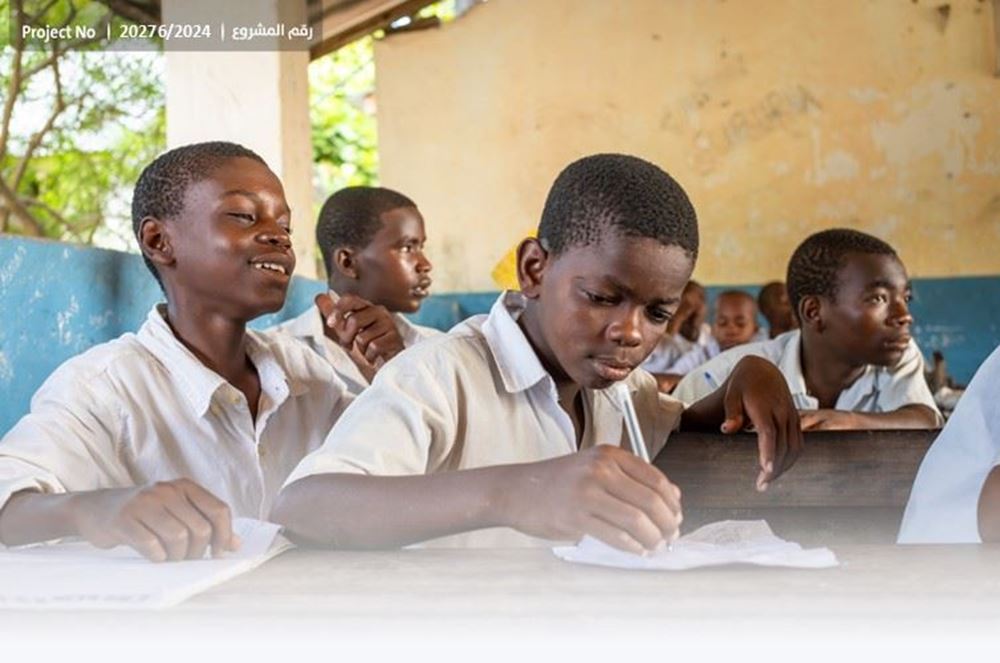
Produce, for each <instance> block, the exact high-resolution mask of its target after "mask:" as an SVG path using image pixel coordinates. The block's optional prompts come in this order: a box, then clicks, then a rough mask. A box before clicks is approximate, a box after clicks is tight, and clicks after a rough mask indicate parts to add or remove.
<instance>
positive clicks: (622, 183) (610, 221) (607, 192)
mask: <svg viewBox="0 0 1000 663" xmlns="http://www.w3.org/2000/svg"><path fill="white" fill-rule="evenodd" d="M608 231H611V232H615V233H618V234H619V235H622V236H626V237H649V238H652V239H655V240H657V241H659V242H661V243H662V244H666V245H671V246H679V247H680V248H681V249H683V250H684V252H685V253H687V255H688V256H689V257H690V258H691V259H692V260H694V259H695V258H697V256H698V218H697V216H696V215H695V212H694V207H693V206H692V205H691V201H690V200H688V197H687V194H686V193H684V189H683V188H681V185H680V184H678V183H677V182H676V181H675V180H674V178H672V177H671V176H670V175H668V174H667V173H666V172H664V171H663V170H662V169H661V168H660V167H659V166H656V165H655V164H652V163H650V162H648V161H645V160H643V159H640V158H638V157H633V156H628V155H625V154H595V155H592V156H588V157H584V158H582V159H579V160H578V161H574V162H573V163H571V164H570V165H568V166H566V168H565V169H563V171H562V172H561V173H559V176H558V177H557V178H556V181H555V182H554V183H553V184H552V188H551V189H550V190H549V195H548V198H547V199H546V200H545V208H544V210H543V211H542V220H541V222H540V223H539V225H538V238H539V240H541V242H542V245H543V246H544V247H545V249H546V250H548V251H549V252H551V253H553V254H555V255H559V254H560V253H562V252H563V251H565V250H566V249H568V248H570V247H572V246H587V245H590V244H594V243H596V242H598V241H600V239H601V238H602V237H603V236H604V234H605V233H607V232H608Z"/></svg>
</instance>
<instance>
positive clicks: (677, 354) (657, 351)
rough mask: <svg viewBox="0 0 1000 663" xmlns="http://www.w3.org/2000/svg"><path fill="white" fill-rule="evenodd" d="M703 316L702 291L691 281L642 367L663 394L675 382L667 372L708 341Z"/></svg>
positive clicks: (705, 309) (705, 312)
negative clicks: (654, 379)
mask: <svg viewBox="0 0 1000 663" xmlns="http://www.w3.org/2000/svg"><path fill="white" fill-rule="evenodd" d="M707 315H708V306H707V304H706V303H705V288H704V287H703V286H702V285H701V284H700V283H698V282H697V281H695V280H693V279H692V280H690V281H688V283H687V285H686V286H684V294H682V295H681V303H680V305H679V306H678V307H677V312H676V313H674V316H673V317H672V318H670V322H668V323H667V331H666V333H665V334H664V335H663V338H662V339H660V342H659V343H657V344H656V347H654V348H653V351H652V352H650V353H649V357H648V358H647V359H646V361H644V362H643V363H642V367H643V368H644V369H646V370H647V371H649V372H650V373H652V374H653V377H654V378H656V380H657V382H658V383H659V384H660V390H661V391H663V392H664V393H668V392H670V390H671V389H673V388H674V385H676V384H677V380H678V379H679V378H677V377H675V376H672V375H668V373H667V369H669V368H670V367H671V366H673V365H674V364H675V363H676V362H677V360H678V359H680V358H681V357H683V356H684V355H685V354H687V353H688V352H690V351H691V350H694V349H696V348H703V347H705V346H706V345H708V344H709V342H710V341H711V340H712V327H711V325H709V324H708V323H707V322H705V318H706V316H707Z"/></svg>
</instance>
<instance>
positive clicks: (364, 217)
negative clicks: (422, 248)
mask: <svg viewBox="0 0 1000 663" xmlns="http://www.w3.org/2000/svg"><path fill="white" fill-rule="evenodd" d="M400 207H416V205H415V204H414V202H413V201H412V200H410V199H409V198H407V197H406V196H404V195H403V194H401V193H399V192H398V191H393V190H392V189H386V188H384V187H380V186H349V187H347V188H345V189H341V190H340V191H337V192H336V193H334V194H333V195H332V196H330V197H329V198H327V199H326V202H325V203H323V209H321V210H320V212H319V219H318V220H317V221H316V244H318V245H319V250H320V252H321V253H322V254H323V264H324V265H325V266H326V273H327V276H329V275H330V274H332V273H333V271H332V267H333V252H334V251H335V250H336V249H338V248H340V247H342V246H349V247H352V248H355V249H363V248H365V247H366V246H368V244H369V243H370V242H371V241H372V239H373V238H374V237H375V234H376V233H378V231H379V230H380V229H381V228H382V215H383V214H385V213H386V212H391V211H392V210H394V209H399V208H400Z"/></svg>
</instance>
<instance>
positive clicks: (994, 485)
mask: <svg viewBox="0 0 1000 663" xmlns="http://www.w3.org/2000/svg"><path fill="white" fill-rule="evenodd" d="M978 517H979V538H981V539H982V540H983V543H997V542H1000V465H998V466H996V467H994V468H993V469H992V470H991V471H990V473H989V474H988V475H986V482H985V483H984V484H983V490H982V492H980V493H979V508H978Z"/></svg>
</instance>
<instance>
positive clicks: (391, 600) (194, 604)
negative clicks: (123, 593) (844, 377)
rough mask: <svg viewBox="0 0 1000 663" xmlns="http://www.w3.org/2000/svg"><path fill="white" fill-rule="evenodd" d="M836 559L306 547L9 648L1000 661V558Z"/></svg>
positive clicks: (70, 616) (11, 621)
mask: <svg viewBox="0 0 1000 663" xmlns="http://www.w3.org/2000/svg"><path fill="white" fill-rule="evenodd" d="M833 549H834V551H835V552H836V553H837V555H838V557H839V558H840V560H841V564H842V565H841V567H839V568H835V569H827V570H794V569H765V568H756V567H727V568H717V569H703V570H696V571H685V572H639V571H623V570H616V569H605V568H597V567H587V566H580V565H575V564H569V563H567V562H563V561H560V560H558V559H556V558H555V557H554V556H553V555H552V553H551V552H550V551H549V550H547V549H520V550H442V549H435V550H431V549H427V550H406V551H394V552H338V551H324V550H293V551H290V552H287V553H285V554H283V555H282V556H280V557H278V558H276V559H274V560H272V561H271V562H269V563H268V564H266V565H264V566H263V567H261V568H259V569H257V570H255V571H253V572H251V573H249V574H247V575H244V576H241V577H239V578H236V579H234V580H231V581H229V582H227V583H225V584H223V585H220V586H218V587H216V588H213V589H211V590H209V591H207V592H205V593H203V594H201V595H199V596H196V597H194V598H192V599H189V600H188V601H187V602H186V603H184V604H182V605H180V606H178V607H175V608H171V609H168V610H164V611H157V612H27V611H3V612H0V642H7V643H14V645H13V646H14V650H17V646H18V645H19V644H20V645H22V646H24V647H25V651H37V649H36V648H37V646H38V643H39V642H40V641H51V643H52V644H51V645H50V646H53V647H54V648H55V649H58V648H59V647H60V646H65V647H67V648H68V647H79V646H82V647H84V650H86V651H90V649H87V647H89V646H90V645H93V644H95V643H104V644H103V646H104V647H105V648H104V649H102V650H101V651H102V652H103V653H102V654H101V656H99V657H97V658H95V659H94V660H101V661H107V660H113V659H115V652H119V653H121V654H122V656H123V657H124V655H125V653H126V652H128V651H131V650H130V649H129V647H130V646H131V645H130V644H129V643H133V642H147V643H148V642H156V643H159V644H158V645H157V648H156V650H155V651H156V652H159V653H160V654H162V655H163V657H164V660H173V659H172V658H171V657H170V656H168V655H167V653H168V652H170V651H172V649H171V648H172V647H179V646H181V643H182V642H183V643H189V642H191V641H192V639H194V640H195V641H198V642H202V643H208V645H206V646H208V647H209V648H211V647H219V648H221V649H222V650H225V651H227V652H230V653H231V651H232V649H230V647H231V646H236V648H237V649H241V650H245V651H248V652H250V653H251V654H254V653H256V654H259V655H260V656H261V660H274V659H273V656H272V654H271V653H270V652H273V651H278V652H287V651H289V648H290V647H291V648H293V649H294V647H296V646H306V645H307V644H308V646H309V647H314V646H336V647H337V648H338V649H337V651H340V652H367V653H368V654H372V652H381V653H382V654H385V655H386V657H387V660H388V659H394V658H396V657H397V655H398V654H401V653H402V654H407V653H408V652H409V653H412V651H413V648H414V647H417V648H419V649H420V650H421V651H426V648H427V647H428V646H430V647H431V648H432V649H433V648H434V647H437V649H434V651H437V652H438V653H441V652H444V651H448V650H447V648H445V649H441V647H445V645H447V646H451V647H456V646H458V645H459V644H460V643H465V645H470V643H472V645H475V646H478V647H479V648H480V649H482V648H483V643H487V642H488V643H490V644H489V647H488V651H486V652H483V653H492V654H496V655H497V656H498V657H499V660H513V659H511V656H513V654H511V656H508V655H506V654H503V652H505V651H507V649H506V648H510V647H514V646H515V645H516V644H517V643H523V642H525V641H528V642H535V643H540V644H536V645H535V648H536V649H539V650H544V649H545V647H549V646H551V647H556V648H557V649H559V650H560V651H565V650H566V647H567V646H570V645H572V646H575V647H576V649H577V650H576V653H575V655H576V656H577V658H580V654H581V653H582V654H584V655H583V656H582V657H583V658H589V657H588V656H587V655H586V654H592V655H593V656H594V657H595V658H596V657H597V656H598V654H599V653H601V652H603V651H604V649H603V648H604V647H608V646H610V644H609V643H614V647H615V648H614V653H616V654H617V653H620V649H621V646H622V643H627V644H628V645H630V646H638V645H639V644H640V643H642V644H644V645H650V646H655V647H658V648H663V647H665V646H669V647H671V648H672V649H670V651H678V650H683V649H684V648H685V647H691V648H693V649H692V650H693V651H694V650H698V649H699V648H701V647H703V646H706V645H711V646H712V647H715V648H722V649H723V650H725V649H726V648H727V647H729V648H738V649H739V651H740V652H741V653H740V656H741V657H742V658H743V659H744V660H747V659H748V658H753V656H752V655H750V654H751V653H752V652H756V653H758V654H759V653H762V652H770V653H768V654H767V656H765V657H764V658H763V659H761V660H776V659H775V655H776V654H775V650H776V649H777V650H778V651H780V652H785V651H786V650H787V647H788V646H789V644H788V643H789V642H802V643H809V644H810V645H812V646H811V651H812V652H813V654H814V655H815V656H820V657H821V658H822V656H821V655H822V654H824V653H828V654H831V656H832V655H833V654H834V653H836V654H837V657H836V659H837V660H841V661H842V660H843V655H842V654H843V652H841V650H840V649H839V648H843V647H847V646H849V645H850V644H851V643H856V642H858V641H859V640H858V638H861V641H864V642H867V643H868V651H871V652H874V651H876V650H877V649H878V647H880V646H884V647H885V648H886V649H885V653H886V655H892V654H894V653H898V652H899V647H900V643H903V644H904V645H905V646H906V647H907V648H913V649H914V651H917V652H918V653H919V652H924V653H934V654H935V660H938V661H940V654H942V653H943V654H952V653H956V652H961V651H964V652H966V653H971V652H978V651H979V649H978V648H979V647H987V648H988V650H989V651H991V652H992V655H993V656H1000V546H971V545H962V546H841V547H837V546H834V547H833ZM54 634H58V636H59V637H58V638H53V637H52V636H53V635H54ZM818 642H823V643H824V644H823V646H822V647H816V646H815V645H816V643H818ZM56 643H58V644H56ZM108 643H113V646H111V647H110V648H108ZM234 643H235V644H234ZM945 644H946V645H947V646H945ZM519 646H520V645H519ZM936 647H937V648H939V649H940V652H939V651H938V649H936ZM970 647H971V648H972V649H969V648H970ZM581 648H582V649H581ZM956 648H957V649H956ZM963 648H964V649H963ZM466 649H467V647H466ZM466 649H463V651H466ZM77 650H78V649H77ZM663 651H668V650H666V649H664V650H663ZM154 653H155V652H154ZM265 653H266V655H265ZM501 654H503V655H501ZM463 656H464V655H463ZM815 656H813V658H811V659H810V663H811V661H812V660H816V658H815ZM444 657H445V658H448V657H447V656H444ZM600 657H601V658H603V657H604V655H603V654H600ZM154 658H155V656H154ZM224 658H225V659H226V660H230V658H231V657H230V656H228V655H227V656H224ZM244 658H247V656H244ZM249 658H254V657H253V656H249ZM376 658H378V657H376ZM411 658H412V656H411ZM418 658H419V657H418ZM458 658H462V657H456V660H457V659H458ZM481 658H482V657H481V656H479V657H477V660H481ZM487 658H490V657H489V656H487ZM778 658H781V657H780V656H778ZM918 658H919V657H918ZM53 660H55V658H53ZM60 660H66V659H65V658H64V657H60ZM73 660H74V663H75V661H76V660H79V658H78V657H76V658H74V659H73ZM123 660H124V658H123ZM289 660H291V659H289ZM433 660H440V658H438V657H435V658H433ZM908 660H916V659H914V658H913V657H911V658H910V659H908ZM994 660H995V659H994Z"/></svg>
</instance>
